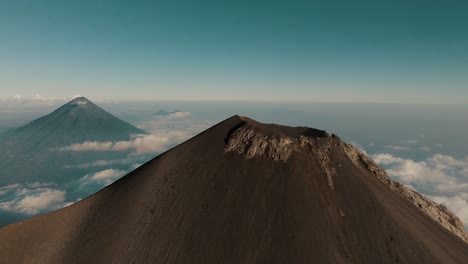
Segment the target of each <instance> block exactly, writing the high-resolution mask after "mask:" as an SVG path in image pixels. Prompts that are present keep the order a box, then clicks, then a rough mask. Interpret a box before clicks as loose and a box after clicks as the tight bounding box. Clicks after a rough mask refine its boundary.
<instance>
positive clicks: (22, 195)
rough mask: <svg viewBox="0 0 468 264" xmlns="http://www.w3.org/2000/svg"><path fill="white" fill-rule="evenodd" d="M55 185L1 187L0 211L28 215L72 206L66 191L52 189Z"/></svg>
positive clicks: (38, 184)
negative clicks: (67, 200)
mask: <svg viewBox="0 0 468 264" xmlns="http://www.w3.org/2000/svg"><path fill="white" fill-rule="evenodd" d="M52 186H56V184H55V183H40V182H35V183H15V184H10V185H7V186H3V187H0V191H1V192H2V197H1V198H0V209H2V210H6V211H10V212H16V213H21V214H27V215H34V214H37V213H39V212H46V211H50V210H55V209H59V208H62V207H64V206H67V205H70V203H69V202H65V198H66V191H63V190H60V189H55V188H51V187H52Z"/></svg>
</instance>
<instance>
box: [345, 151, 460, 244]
mask: <svg viewBox="0 0 468 264" xmlns="http://www.w3.org/2000/svg"><path fill="white" fill-rule="evenodd" d="M341 146H342V149H343V151H344V153H346V154H347V155H348V157H349V158H350V159H351V160H352V161H353V162H354V164H356V165H357V166H359V167H361V168H362V169H363V170H367V171H369V172H371V173H372V174H373V175H375V176H376V177H377V178H378V179H379V180H380V181H381V182H382V183H384V184H385V185H386V186H388V187H389V188H390V189H391V190H392V191H394V192H395V193H397V194H398V195H400V196H401V197H403V198H405V199H406V200H408V201H410V202H411V203H412V204H414V205H415V206H416V207H417V208H419V209H420V210H422V211H423V212H424V213H425V214H426V215H428V216H429V217H431V218H432V219H434V221H436V222H438V223H440V224H441V225H442V226H443V227H445V228H447V229H448V230H450V231H451V232H452V233H454V234H455V235H457V236H458V237H460V238H461V239H463V240H464V241H465V242H467V243H468V233H467V232H466V231H465V228H464V226H463V223H462V221H461V220H460V218H458V216H456V215H455V214H454V213H452V212H451V211H450V210H449V209H447V207H445V206H444V205H442V204H438V203H436V202H434V201H431V200H430V199H428V198H426V197H424V196H423V195H421V194H420V193H418V192H416V191H414V190H412V189H410V188H408V187H406V186H404V185H402V184H400V183H398V182H395V181H392V180H391V179H390V178H389V177H388V175H387V173H386V172H385V170H384V169H382V168H381V167H379V166H378V165H377V164H376V163H375V162H374V161H373V160H372V159H371V158H369V157H368V156H367V155H366V154H364V153H363V152H362V151H360V150H358V149H357V148H355V147H354V146H352V145H350V144H347V143H344V142H341Z"/></svg>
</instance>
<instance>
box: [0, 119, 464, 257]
mask: <svg viewBox="0 0 468 264" xmlns="http://www.w3.org/2000/svg"><path fill="white" fill-rule="evenodd" d="M415 195H416V194H414V193H409V192H407V191H405V189H404V188H402V187H401V186H400V185H398V184H395V183H393V182H391V181H390V180H388V178H386V175H384V173H383V172H382V171H381V170H380V169H379V168H378V167H377V166H376V165H375V164H374V163H373V162H372V161H370V160H369V159H368V158H366V157H365V156H364V155H363V154H362V153H359V152H358V151H357V150H355V149H354V148H352V147H351V146H349V145H347V144H345V143H343V142H342V141H341V140H340V139H339V138H338V137H336V136H330V135H328V134H327V133H326V132H324V131H320V130H314V129H309V128H289V127H283V126H277V125H264V124H260V123H257V122H255V121H253V120H250V119H247V118H240V117H237V116H235V117H232V118H229V119H227V120H226V121H224V122H222V123H220V124H218V125H216V126H214V127H213V128H211V129H209V130H207V131H205V132H203V133H202V134H200V135H198V136H196V137H194V138H193V139H191V140H189V141H187V142H186V143H183V144H181V145H179V146H177V147H175V148H174V149H172V150H170V151H168V152H166V153H164V154H163V155H161V156H159V157H158V158H156V159H154V160H152V161H150V162H148V163H147V164H145V165H143V166H142V167H140V168H139V169H137V170H135V171H134V172H132V173H130V174H129V175H127V176H125V177H124V178H122V179H120V180H119V181H117V182H115V183H114V184H112V185H110V186H109V187H107V188H106V189H104V190H102V191H100V192H98V193H97V194H95V195H93V196H91V197H89V198H88V199H85V200H83V201H81V202H79V203H77V204H75V205H72V206H70V207H68V208H65V209H62V210H59V211H56V212H53V213H49V214H46V215H42V216H39V217H35V218H32V219H29V220H26V221H24V222H20V223H17V224H13V225H10V226H7V227H4V228H2V229H0V262H1V263H216V264H218V263H397V262H399V263H467V262H468V246H467V244H466V243H465V242H464V241H463V240H462V239H461V238H460V237H458V236H456V235H454V233H452V232H450V231H449V230H448V229H447V228H453V229H454V230H458V229H457V228H459V227H457V223H456V220H457V219H456V217H454V216H453V215H451V214H450V212H448V211H447V212H444V210H445V209H444V208H436V209H435V211H434V212H435V214H437V213H439V211H440V215H439V217H440V218H441V220H438V221H440V222H444V221H445V220H447V222H453V223H452V224H449V226H447V228H445V227H443V226H442V225H441V224H439V223H437V222H436V221H434V220H433V219H432V218H435V216H434V214H432V215H430V216H429V215H427V214H425V213H424V211H423V210H421V209H422V208H421V209H420V208H418V207H417V206H415V205H414V204H413V203H412V202H411V199H413V200H414V197H415ZM416 196H417V195H416ZM411 197H412V198H411ZM421 199H424V198H421ZM424 206H426V205H425V204H422V205H421V207H424ZM449 220H450V221H449ZM444 223H445V222H444ZM458 232H462V231H460V230H458ZM459 235H460V234H459ZM460 236H461V235H460Z"/></svg>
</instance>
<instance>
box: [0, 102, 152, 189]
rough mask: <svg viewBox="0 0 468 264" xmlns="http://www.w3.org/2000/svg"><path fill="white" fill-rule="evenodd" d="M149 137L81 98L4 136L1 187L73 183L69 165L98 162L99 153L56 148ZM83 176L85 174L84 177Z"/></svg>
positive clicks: (0, 146) (0, 138) (0, 155)
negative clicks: (94, 160)
mask: <svg viewBox="0 0 468 264" xmlns="http://www.w3.org/2000/svg"><path fill="white" fill-rule="evenodd" d="M133 134H145V132H144V131H143V130H141V129H138V128H136V127H134V126H132V125H131V124H129V123H127V122H124V121H122V120H120V119H118V118H117V117H115V116H113V115H111V114H109V113H108V112H106V111H105V110H103V109H102V108H100V107H98V106H97V105H95V104H94V103H92V102H91V101H90V100H88V99H86V98H84V97H78V98H75V99H73V100H72V101H70V102H69V103H67V104H65V105H63V106H62V107H60V108H58V109H57V110H55V111H54V112H52V113H51V114H49V115H47V116H44V117H42V118H39V119H36V120H34V121H32V122H30V123H29V124H27V125H25V126H23V127H20V128H17V129H14V130H12V131H10V132H7V133H5V134H3V135H1V136H0V185H4V184H8V183H13V182H21V181H30V182H36V181H46V180H53V181H54V182H57V181H58V182H60V181H61V179H62V180H70V175H69V172H70V173H76V171H73V172H71V171H70V170H68V171H67V170H66V169H64V166H65V165H66V164H70V162H71V163H77V162H79V161H80V160H83V161H84V160H86V159H98V158H99V157H98V155H102V153H98V154H92V153H91V154H89V153H86V154H83V153H64V152H57V151H54V148H60V147H63V146H67V145H71V144H74V143H82V142H85V141H119V140H128V139H129V138H130V137H131V135H133ZM80 176H83V175H80Z"/></svg>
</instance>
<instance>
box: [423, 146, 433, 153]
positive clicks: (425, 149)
mask: <svg viewBox="0 0 468 264" xmlns="http://www.w3.org/2000/svg"><path fill="white" fill-rule="evenodd" d="M421 150H422V151H426V152H430V151H431V150H432V149H431V148H430V147H421Z"/></svg>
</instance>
